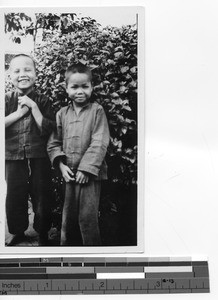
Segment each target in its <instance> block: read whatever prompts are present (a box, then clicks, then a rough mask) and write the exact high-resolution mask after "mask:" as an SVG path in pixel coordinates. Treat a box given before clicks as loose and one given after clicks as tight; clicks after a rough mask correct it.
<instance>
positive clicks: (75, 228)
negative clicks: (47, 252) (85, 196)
mask: <svg viewBox="0 0 218 300" xmlns="http://www.w3.org/2000/svg"><path fill="white" fill-rule="evenodd" d="M79 193H80V189H78V184H75V183H72V182H69V183H66V187H65V199H64V207H63V212H62V226H61V246H81V245H82V238H81V234H80V229H79V224H78V199H79Z"/></svg>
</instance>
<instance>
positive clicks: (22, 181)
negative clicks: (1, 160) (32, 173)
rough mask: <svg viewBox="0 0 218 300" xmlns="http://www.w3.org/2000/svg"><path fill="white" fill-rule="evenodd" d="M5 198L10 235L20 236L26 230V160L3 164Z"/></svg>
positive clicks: (27, 173) (27, 171) (27, 174)
mask: <svg viewBox="0 0 218 300" xmlns="http://www.w3.org/2000/svg"><path fill="white" fill-rule="evenodd" d="M5 171H6V183H7V196H6V216H7V222H8V230H9V232H10V233H11V234H22V233H23V232H24V231H25V230H26V229H27V228H28V223H29V221H28V176H29V170H28V165H27V160H17V161H13V160H10V161H9V160H7V161H6V163H5Z"/></svg>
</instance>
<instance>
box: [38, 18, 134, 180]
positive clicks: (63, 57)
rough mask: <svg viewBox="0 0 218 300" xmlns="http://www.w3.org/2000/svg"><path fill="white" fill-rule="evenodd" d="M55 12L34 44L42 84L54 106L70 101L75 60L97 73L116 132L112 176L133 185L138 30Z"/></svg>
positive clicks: (100, 97)
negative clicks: (68, 84) (68, 81)
mask: <svg viewBox="0 0 218 300" xmlns="http://www.w3.org/2000/svg"><path fill="white" fill-rule="evenodd" d="M55 17H56V19H55V20H56V27H55V28H54V27H52V26H51V27H49V26H47V27H46V29H45V30H44V31H43V42H42V43H41V44H40V45H39V46H38V47H37V46H36V49H35V59H36V62H37V70H38V74H37V75H38V76H37V77H38V80H37V83H36V85H37V89H38V90H39V91H40V92H42V93H45V94H47V95H48V96H49V97H50V98H51V99H52V102H53V106H54V109H55V111H57V110H58V109H59V108H60V107H62V106H65V105H67V102H68V99H67V95H66V92H65V82H64V73H65V70H66V68H67V67H68V66H69V65H70V64H72V63H75V62H81V63H83V64H86V65H88V66H89V67H90V68H91V69H92V73H93V85H94V95H93V96H94V97H95V99H96V101H98V102H99V103H100V104H101V105H102V106H103V107H104V109H105V112H106V115H107V118H108V122H109V127H110V134H111V142H110V146H109V149H108V154H107V157H106V159H107V163H108V166H109V179H110V180H111V181H113V182H120V183H124V184H127V185H129V184H130V183H136V180H137V29H136V28H135V26H129V25H128V26H123V27H122V28H116V27H111V26H108V27H106V28H104V29H102V28H101V26H100V25H99V24H98V23H97V22H96V21H95V20H93V19H91V18H89V17H87V18H78V17H77V18H75V15H73V16H72V15H61V17H59V19H58V18H57V16H55Z"/></svg>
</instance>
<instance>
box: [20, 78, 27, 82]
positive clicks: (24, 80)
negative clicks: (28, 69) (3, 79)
mask: <svg viewBox="0 0 218 300" xmlns="http://www.w3.org/2000/svg"><path fill="white" fill-rule="evenodd" d="M28 81H29V79H27V78H25V79H19V80H18V82H28Z"/></svg>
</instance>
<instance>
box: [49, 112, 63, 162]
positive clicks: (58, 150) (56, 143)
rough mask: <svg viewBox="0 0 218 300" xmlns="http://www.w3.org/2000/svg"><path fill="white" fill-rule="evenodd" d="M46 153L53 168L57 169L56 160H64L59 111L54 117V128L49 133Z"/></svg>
mask: <svg viewBox="0 0 218 300" xmlns="http://www.w3.org/2000/svg"><path fill="white" fill-rule="evenodd" d="M47 152H48V156H49V158H50V161H51V163H52V166H53V167H57V163H56V162H57V160H58V159H62V160H63V161H64V160H65V159H66V157H65V153H64V152H63V138H62V122H61V110H59V111H58V112H57V115H56V127H55V129H54V130H53V132H52V133H51V135H50V137H49V139H48V143H47Z"/></svg>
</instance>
